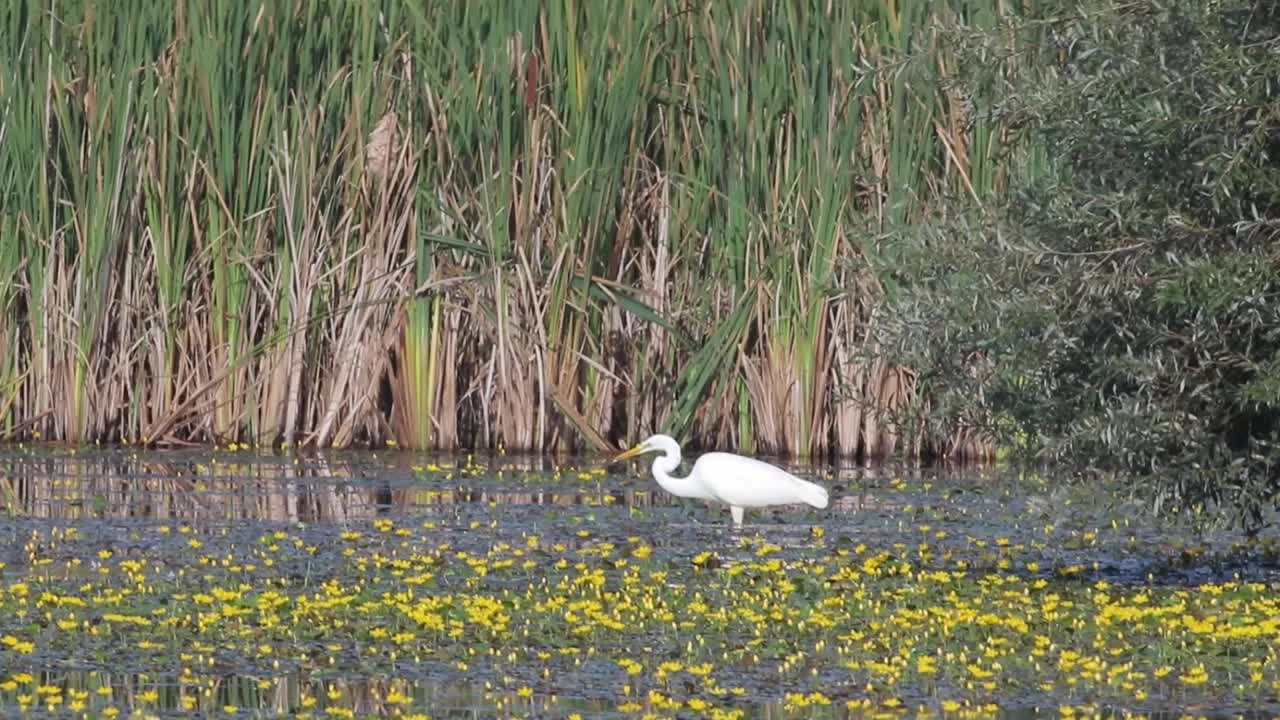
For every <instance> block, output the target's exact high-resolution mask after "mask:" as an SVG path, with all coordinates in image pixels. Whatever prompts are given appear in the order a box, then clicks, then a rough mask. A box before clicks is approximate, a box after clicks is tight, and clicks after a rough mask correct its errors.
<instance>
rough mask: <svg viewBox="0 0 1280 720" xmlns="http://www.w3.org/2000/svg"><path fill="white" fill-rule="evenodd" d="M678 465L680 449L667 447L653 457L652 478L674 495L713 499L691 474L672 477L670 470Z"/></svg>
mask: <svg viewBox="0 0 1280 720" xmlns="http://www.w3.org/2000/svg"><path fill="white" fill-rule="evenodd" d="M678 467H680V450H679V449H678V448H676V449H672V448H667V449H666V451H665V452H664V453H663V454H661V455H659V456H658V457H656V458H654V459H653V479H654V480H657V481H658V484H659V485H661V486H662V489H663V490H666V491H667V492H669V493H671V494H672V495H675V496H676V497H686V498H701V499H703V500H712V499H714V498H712V497H711V496H710V495H708V494H707V492H706V491H705V490H703V488H702V485H701V483H699V482H697V481H696V480H694V478H693V475H692V474H690V475H689V476H688V477H682V478H679V477H673V476H672V475H671V471H672V470H675V469H676V468H678Z"/></svg>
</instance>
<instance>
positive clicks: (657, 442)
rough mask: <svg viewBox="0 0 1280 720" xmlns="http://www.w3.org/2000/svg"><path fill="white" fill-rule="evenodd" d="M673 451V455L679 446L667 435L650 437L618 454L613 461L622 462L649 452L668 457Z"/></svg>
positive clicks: (677, 451) (678, 450) (678, 449)
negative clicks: (664, 454)
mask: <svg viewBox="0 0 1280 720" xmlns="http://www.w3.org/2000/svg"><path fill="white" fill-rule="evenodd" d="M673 450H674V453H679V452H680V446H679V445H678V444H677V443H676V441H675V439H674V438H672V437H671V436H669V435H651V436H649V438H648V439H647V440H645V441H644V442H642V443H640V444H639V445H636V446H635V447H633V448H631V449H630V450H627V451H626V452H624V453H621V454H619V455H618V456H617V457H615V458H614V459H613V461H614V462H622V461H623V460H629V459H631V458H633V457H637V456H639V455H644V454H645V453H651V452H660V453H666V454H669V455H670V454H673Z"/></svg>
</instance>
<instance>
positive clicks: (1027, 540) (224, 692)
mask: <svg viewBox="0 0 1280 720" xmlns="http://www.w3.org/2000/svg"><path fill="white" fill-rule="evenodd" d="M817 475H818V478H819V479H822V480H823V481H824V482H825V483H826V484H827V485H829V486H832V487H833V488H834V489H835V493H834V496H835V497H836V501H835V503H834V505H833V508H832V509H830V510H828V511H824V512H821V513H819V512H815V511H812V510H811V509H807V508H782V509H779V510H777V511H773V512H765V513H753V514H750V515H749V516H748V525H747V526H746V528H745V529H744V530H743V531H741V532H735V531H734V530H732V529H731V528H730V527H729V526H728V518H727V513H726V512H725V511H724V510H723V508H711V507H707V506H704V505H702V504H697V503H673V502H672V501H671V500H670V499H669V498H667V497H666V496H665V495H662V494H661V493H660V492H655V490H654V488H653V487H652V485H651V483H650V481H649V480H648V479H647V478H646V477H644V476H642V475H641V474H639V473H637V472H634V471H630V470H626V469H623V468H619V469H618V471H617V472H616V473H614V474H606V473H605V472H604V471H602V470H599V469H598V465H593V464H590V463H585V464H583V465H582V466H581V467H569V466H565V467H555V466H551V465H546V464H544V463H543V462H542V461H538V462H534V463H519V462H515V461H511V460H508V459H505V458H503V459H500V460H495V461H487V462H483V463H482V462H480V461H479V460H477V459H472V458H466V457H457V458H425V457H422V456H414V455H410V454H407V453H390V454H372V453H351V454H337V455H327V456H320V457H307V458H293V457H278V456H268V455H260V454H256V453H250V452H225V451H221V452H217V453H210V452H207V451H200V452H198V453H196V452H192V453H177V452H167V453H163V454H159V453H150V454H149V453H126V452H123V451H110V452H99V451H92V450H90V451H85V452H81V453H71V452H63V453H57V454H50V452H49V451H18V450H9V451H4V453H3V454H2V455H0V503H2V504H3V505H4V508H5V509H6V510H7V513H6V515H5V517H4V519H3V520H0V563H2V569H0V713H3V714H5V715H13V714H18V713H27V714H29V715H33V716H63V717H68V716H74V717H82V716H84V717H115V716H121V717H125V716H131V715H133V714H135V713H136V714H138V715H141V716H180V715H187V714H190V713H192V712H195V711H199V712H201V713H205V714H206V715H207V716H218V717H261V716H286V715H289V716H292V715H297V716H300V717H303V716H309V717H363V716H368V715H386V716H404V717H421V716H423V715H430V716H432V717H451V716H465V717H493V716H502V717H573V716H575V715H576V716H581V717H641V716H666V717H670V716H676V715H678V716H681V717H734V716H758V715H761V714H765V713H767V714H768V715H769V716H771V717H844V716H847V715H864V714H867V715H877V716H881V717H899V716H902V717H918V716H926V717H956V718H960V717H989V716H995V715H999V714H1002V713H1004V714H1008V713H1013V714H1018V715H1020V716H1037V715H1039V716H1043V717H1058V716H1063V717H1066V716H1072V715H1093V714H1095V713H1102V714H1104V715H1114V716H1121V715H1123V714H1126V713H1136V714H1165V713H1169V712H1173V711H1178V712H1181V711H1182V710H1183V709H1185V708H1190V709H1191V712H1193V713H1195V714H1207V715H1214V716H1217V715H1246V716H1274V715H1276V714H1277V713H1280V702H1278V701H1277V695H1278V688H1280V664H1277V661H1276V649H1275V648H1276V647H1277V646H1280V592H1277V586H1278V585H1280V570H1277V562H1276V544H1275V542H1274V538H1272V539H1271V540H1270V541H1267V540H1261V541H1256V542H1253V543H1250V544H1239V545H1238V544H1233V543H1232V541H1231V537H1232V536H1226V535H1224V536H1221V537H1218V536H1213V535H1208V536H1199V537H1197V536H1194V535H1191V534H1188V533H1186V532H1184V531H1180V530H1178V529H1176V528H1173V527H1170V526H1162V525H1160V524H1158V523H1156V522H1155V521H1153V520H1142V521H1140V522H1139V521H1133V522H1127V521H1126V520H1124V519H1123V518H1126V517H1140V515H1136V514H1135V512H1134V510H1133V509H1132V508H1130V507H1128V506H1126V505H1123V504H1116V503H1107V504H1106V505H1107V507H1099V503H1098V501H1097V500H1090V501H1089V502H1084V501H1085V500H1086V499H1085V498H1080V497H1072V496H1071V495H1070V494H1069V493H1062V492H1059V493H1057V494H1049V493H1047V491H1046V490H1045V487H1049V485H1048V484H1047V482H1046V481H1045V480H1043V479H1036V478H1030V479H1027V478H1023V479H1011V478H1007V477H1002V476H1000V475H987V476H981V475H979V474H977V473H970V474H969V475H966V476H955V477H928V476H912V477H906V478H905V479H904V478H903V477H902V476H899V475H896V474H894V473H882V474H878V475H877V474H865V473H863V472H861V471H857V470H853V469H841V468H833V469H828V470H826V471H824V472H821V473H817Z"/></svg>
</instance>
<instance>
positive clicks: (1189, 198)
mask: <svg viewBox="0 0 1280 720" xmlns="http://www.w3.org/2000/svg"><path fill="white" fill-rule="evenodd" d="M1017 26H1018V23H1017V22H1011V23H1009V27H1011V28H1016V27H1017ZM1036 29H1037V32H1043V33H1044V37H1045V38H1046V40H1047V41H1048V44H1049V47H1050V48H1051V49H1052V50H1053V52H1054V53H1055V54H1056V55H1057V62H1054V63H1050V64H1046V65H1045V66H1044V67H1043V68H1042V69H1041V72H1039V73H1037V75H1036V77H1035V78H1034V82H1028V81H1026V79H1023V80H1019V79H1017V78H1000V77H994V78H992V82H998V83H1003V84H1004V85H1005V87H1006V90H1005V92H1004V95H1005V97H1006V98H1008V99H1009V101H1008V102H1007V103H1005V104H1004V105H1003V107H1001V108H1000V109H999V111H1000V113H1001V116H1002V117H1004V118H1005V119H1006V123H1007V125H1009V126H1010V127H1017V128H1019V132H1021V133H1024V134H1025V135H1026V136H1027V137H1028V138H1029V139H1032V140H1033V142H1029V143H1028V145H1034V146H1038V147H1042V148H1046V147H1047V148H1052V150H1053V154H1052V156H1047V155H1044V154H1040V155H1032V154H1028V155H1027V156H1026V157H1025V160H1026V163H1025V166H1024V167H1023V168H1021V169H1022V170H1023V171H1021V172H1017V173H1015V174H1014V175H1013V177H1014V178H1016V182H1014V183H1013V184H1012V185H1011V187H1010V189H1009V192H1008V194H1007V195H1006V196H1004V197H1003V198H1002V201H1001V202H999V203H995V204H993V205H992V206H991V207H988V208H986V209H985V211H982V212H974V211H970V212H966V213H962V214H956V215H954V216H953V217H952V218H951V221H950V222H948V223H945V224H940V225H937V226H934V227H932V228H921V229H920V230H919V231H918V232H911V233H906V234H904V235H903V236H902V237H901V238H900V239H901V242H902V246H903V247H904V248H908V250H907V251H906V253H905V255H904V257H906V258H907V260H906V261H905V266H906V267H907V268H909V269H907V270H906V274H908V275H910V276H911V277H912V278H913V282H912V283H911V285H910V287H908V288H905V289H904V290H903V292H901V293H899V294H898V295H897V296H896V297H895V302H894V303H893V304H892V306H891V307H892V310H891V311H890V312H887V313H886V315H885V316H886V318H887V321H886V322H884V323H882V324H881V325H880V327H879V328H878V329H879V330H881V331H882V333H881V334H880V335H879V337H881V338H882V340H883V342H884V347H885V348H886V353H887V354H888V355H889V356H891V357H892V358H894V359H895V360H896V361H898V362H904V363H910V364H911V365H912V366H913V367H919V368H924V369H926V370H922V373H925V374H924V375H922V377H921V378H920V381H921V391H922V394H924V395H926V396H928V397H930V398H932V399H933V400H934V402H935V405H934V407H933V408H931V415H932V417H933V418H934V420H935V421H936V422H938V423H940V424H942V425H951V424H954V423H956V422H957V421H958V420H969V421H974V422H981V423H984V424H985V425H986V427H988V428H989V431H990V432H991V433H992V434H993V435H996V436H998V437H1000V438H1001V440H1002V442H1004V443H1006V445H1007V446H1009V447H1022V448H1025V449H1026V450H1028V451H1031V452H1033V453H1035V454H1036V455H1037V456H1038V457H1039V458H1042V459H1043V458H1050V459H1060V460H1068V461H1071V460H1075V459H1078V458H1088V459H1089V467H1090V470H1092V471H1101V472H1108V473H1114V474H1116V475H1118V476H1119V477H1121V478H1123V479H1124V480H1125V481H1126V482H1128V483H1130V485H1131V487H1132V488H1133V490H1134V492H1135V494H1140V495H1142V496H1145V497H1148V498H1150V499H1151V500H1153V501H1154V502H1155V504H1156V505H1157V506H1159V507H1164V508H1177V509H1183V510H1189V511H1191V512H1193V513H1195V514H1197V515H1198V516H1200V517H1203V518H1224V517H1225V518H1231V519H1234V520H1239V521H1241V522H1242V523H1243V524H1244V525H1246V526H1247V527H1250V528H1253V529H1256V528H1258V527H1260V526H1261V525H1262V524H1263V523H1265V522H1266V521H1267V519H1268V515H1267V513H1268V511H1269V510H1273V509H1275V508H1276V507H1277V505H1278V504H1280V470H1278V469H1277V468H1280V445H1278V442H1280V361H1278V360H1277V358H1278V357H1280V356H1278V355H1277V352H1278V351H1280V304H1278V303H1277V302H1276V298H1277V292H1278V291H1280V283H1278V282H1277V278H1278V277H1280V275H1278V274H1277V272H1276V269H1277V260H1278V259H1280V255H1278V254H1277V247H1280V245H1278V244H1277V241H1278V240H1280V230H1278V229H1280V221H1277V219H1276V218H1277V216H1278V214H1280V163H1278V162H1277V158H1278V157H1280V141H1278V138H1280V111H1278V110H1277V108H1278V107H1280V105H1278V104H1277V102H1276V94H1277V91H1280V85H1278V84H1277V80H1276V79H1277V78H1280V54H1278V53H1277V50H1278V49H1280V8H1277V7H1276V6H1275V5H1274V4H1272V3H1263V2H1253V1H1251V0H1230V1H1228V2H1221V3H1184V2H1176V1H1168V2H1166V1H1163V0H1158V1H1155V2H1143V3H1127V2H1111V0H1090V1H1088V2H1081V3H1076V4H1074V5H1073V6H1072V7H1071V8H1070V9H1065V10H1063V11H1062V12H1060V13H1054V14H1051V15H1048V16H1046V17H1044V18H1042V19H1040V20H1039V21H1038V22H1037V23H1036ZM955 46H956V47H960V48H963V50H962V51H963V52H964V53H966V54H967V55H968V57H970V58H972V59H973V61H971V62H970V63H969V64H968V66H969V67H974V68H976V67H979V66H980V65H981V60H982V58H983V57H990V52H991V50H992V48H990V47H989V46H987V45H986V44H985V41H984V40H981V39H978V38H974V42H972V43H957V44H956V45H955ZM925 319H929V320H930V322H925Z"/></svg>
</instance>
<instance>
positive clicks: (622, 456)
mask: <svg viewBox="0 0 1280 720" xmlns="http://www.w3.org/2000/svg"><path fill="white" fill-rule="evenodd" d="M647 452H649V446H648V445H645V444H644V443H640V444H639V445H637V446H635V447H633V448H631V449H630V450H628V451H626V452H624V453H619V454H618V456H617V457H615V458H614V459H613V462H622V461H623V460H629V459H631V458H633V457H635V456H637V455H643V454H645V453H647Z"/></svg>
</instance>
